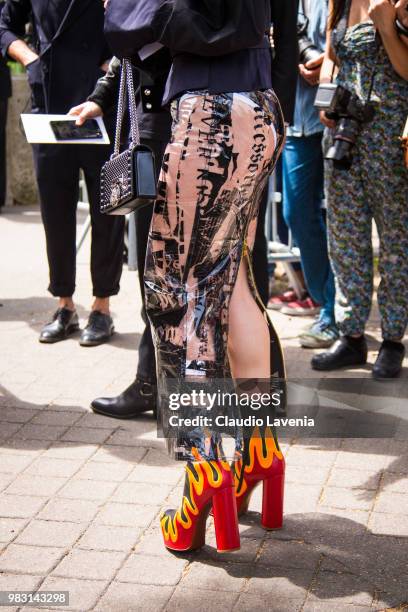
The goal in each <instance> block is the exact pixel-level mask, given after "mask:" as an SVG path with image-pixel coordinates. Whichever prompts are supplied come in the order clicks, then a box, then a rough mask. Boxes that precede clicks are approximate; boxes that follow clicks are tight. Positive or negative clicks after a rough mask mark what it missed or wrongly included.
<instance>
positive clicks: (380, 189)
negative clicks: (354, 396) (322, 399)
mask: <svg viewBox="0 0 408 612" xmlns="http://www.w3.org/2000/svg"><path fill="white" fill-rule="evenodd" d="M383 120H384V119H383ZM401 121H403V118H402V117H401ZM396 126H399V122H398V121H395V118H394V117H392V118H390V119H389V120H388V121H387V125H383V126H380V125H378V126H375V127H376V129H375V134H376V138H375V141H373V142H372V143H371V146H370V147H369V151H370V155H367V156H366V158H365V164H364V170H365V172H364V176H365V180H366V183H367V185H368V186H369V190H370V192H371V193H372V194H373V208H374V219H375V222H376V225H377V229H378V233H379V238H380V255H379V273H380V277H381V281H380V284H379V287H378V293H377V298H378V306H379V310H380V315H381V331H382V337H383V343H382V345H381V347H380V351H379V354H378V357H377V359H376V362H375V364H374V367H373V376H374V378H376V379H384V378H395V377H397V376H398V375H399V374H400V372H401V368H402V363H403V359H404V355H405V348H404V345H403V339H404V334H405V332H406V329H407V323H408V282H407V279H408V206H407V202H408V180H407V179H408V172H407V170H406V169H405V168H404V164H403V159H402V156H401V150H400V147H399V144H398V140H397V136H398V132H397V130H398V127H396ZM373 166H374V167H375V168H378V172H373Z"/></svg>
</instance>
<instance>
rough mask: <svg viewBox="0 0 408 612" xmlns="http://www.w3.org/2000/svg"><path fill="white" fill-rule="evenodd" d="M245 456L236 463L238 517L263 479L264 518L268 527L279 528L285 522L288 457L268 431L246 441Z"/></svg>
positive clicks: (245, 509) (243, 512) (264, 525)
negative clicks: (284, 506)
mask: <svg viewBox="0 0 408 612" xmlns="http://www.w3.org/2000/svg"><path fill="white" fill-rule="evenodd" d="M245 445H246V447H244V457H243V458H242V459H239V460H238V461H235V462H234V466H233V469H234V476H235V496H236V500H237V512H238V516H242V515H243V514H245V513H246V512H247V511H248V506H249V501H250V499H251V495H252V493H253V491H254V489H255V487H256V486H257V485H258V484H259V483H260V482H262V484H263V495H262V517H261V523H262V526H263V527H264V528H265V529H280V528H281V527H282V524H283V492H284V484H285V459H284V457H283V455H282V453H281V451H280V450H279V446H278V444H277V441H276V440H275V439H274V437H273V435H272V432H271V431H270V430H269V431H267V432H266V434H265V435H263V436H261V434H260V432H259V431H257V432H256V435H255V436H253V437H251V438H250V439H249V440H247V441H245Z"/></svg>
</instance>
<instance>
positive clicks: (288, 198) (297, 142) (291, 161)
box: [281, 0, 338, 348]
mask: <svg viewBox="0 0 408 612" xmlns="http://www.w3.org/2000/svg"><path fill="white" fill-rule="evenodd" d="M301 9H302V10H301V11H300V13H299V23H298V39H299V51H300V57H299V60H300V64H299V73H300V74H299V78H298V85H297V94H296V106H295V117H294V124H293V126H291V127H290V128H289V129H288V138H287V141H286V145H285V149H284V152H283V157H282V170H283V213H284V217H285V221H286V223H287V225H288V227H289V228H290V229H291V231H292V234H293V237H294V239H295V241H296V243H297V245H298V247H299V249H300V255H301V262H302V270H303V274H304V277H305V281H306V286H307V288H308V291H309V294H310V296H311V298H312V299H313V303H314V304H316V303H317V304H319V305H320V307H321V308H320V314H319V317H318V318H317V320H316V321H315V322H314V323H313V324H312V325H311V326H309V327H308V328H307V329H305V330H304V332H302V333H301V334H300V336H299V341H300V344H301V345H302V346H304V347H306V348H328V347H330V346H331V345H332V344H333V343H334V342H335V341H336V339H337V338H338V330H337V327H336V323H335V317H334V300H335V287H334V278H333V273H332V270H331V266H330V261H329V255H328V250H327V229H326V223H325V219H324V214H323V210H322V200H323V153H322V135H323V129H324V128H323V126H322V124H321V123H320V121H319V113H318V111H317V110H316V109H315V107H314V99H315V97H316V91H317V84H318V82H319V76H320V70H321V66H322V62H323V59H324V49H325V42H326V25H327V2H326V0H302V3H301ZM311 298H308V299H309V301H310V300H311ZM300 304H301V303H300ZM298 306H299V302H293V303H292V304H291V303H289V304H287V305H286V306H284V308H282V310H281V312H283V313H284V314H290V313H292V312H293V313H294V314H296V309H297V308H298Z"/></svg>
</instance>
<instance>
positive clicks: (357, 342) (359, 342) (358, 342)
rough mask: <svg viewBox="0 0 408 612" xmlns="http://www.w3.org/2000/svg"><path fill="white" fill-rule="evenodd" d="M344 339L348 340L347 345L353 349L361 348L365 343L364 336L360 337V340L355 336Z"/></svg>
mask: <svg viewBox="0 0 408 612" xmlns="http://www.w3.org/2000/svg"><path fill="white" fill-rule="evenodd" d="M344 338H345V339H346V341H347V344H348V345H349V346H352V347H353V348H360V347H361V346H362V345H363V344H364V342H365V338H364V336H359V337H358V338H354V337H353V336H344Z"/></svg>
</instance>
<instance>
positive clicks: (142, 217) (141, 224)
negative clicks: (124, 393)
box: [135, 138, 167, 384]
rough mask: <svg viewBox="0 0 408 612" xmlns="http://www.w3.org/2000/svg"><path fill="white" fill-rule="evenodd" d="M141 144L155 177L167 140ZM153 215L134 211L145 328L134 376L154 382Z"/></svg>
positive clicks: (145, 210) (144, 210)
mask: <svg viewBox="0 0 408 612" xmlns="http://www.w3.org/2000/svg"><path fill="white" fill-rule="evenodd" d="M142 140H143V144H146V145H147V146H149V147H150V148H151V149H152V150H153V152H154V154H155V158H156V172H157V178H158V176H159V174H160V169H161V163H162V159H163V155H164V151H165V150H166V146H167V141H166V142H164V141H160V140H149V139H146V138H143V139H142ZM152 215H153V205H151V206H145V207H144V208H142V209H141V210H139V211H138V212H136V213H135V223H136V248H137V268H138V273H139V283H140V293H141V296H142V319H143V322H144V324H145V328H144V331H143V334H142V337H141V339H140V343H139V351H138V353H139V362H138V366H137V373H136V376H137V378H138V379H139V380H143V381H145V382H150V383H153V384H155V383H156V356H155V351H154V345H153V340H152V334H151V331H150V323H149V321H148V318H147V314H146V309H145V305H144V267H145V259H146V251H147V241H148V237H149V229H150V223H151V220H152Z"/></svg>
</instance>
